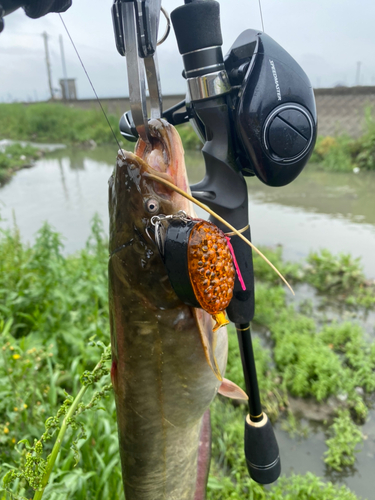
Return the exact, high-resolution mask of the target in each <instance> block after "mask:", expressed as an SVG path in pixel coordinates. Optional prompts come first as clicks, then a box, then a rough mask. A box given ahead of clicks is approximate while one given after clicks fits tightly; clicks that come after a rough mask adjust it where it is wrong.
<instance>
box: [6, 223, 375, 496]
mask: <svg viewBox="0 0 375 500" xmlns="http://www.w3.org/2000/svg"><path fill="white" fill-rule="evenodd" d="M266 253H267V256H268V257H269V258H270V259H271V260H272V261H273V262H274V263H275V264H276V265H277V266H278V267H279V269H280V270H281V272H282V273H284V275H285V276H286V277H287V278H288V279H289V280H290V281H291V282H292V284H293V285H294V286H295V287H296V289H297V290H298V287H299V286H306V284H308V285H309V286H310V287H311V288H312V289H313V290H315V293H316V301H318V302H319V304H320V305H319V307H316V304H315V305H312V304H311V303H307V302H306V301H304V302H301V303H300V304H299V305H298V304H297V305H294V304H291V303H290V297H289V295H288V294H289V292H287V291H286V290H285V288H284V287H283V286H282V285H281V284H280V283H279V281H278V279H277V277H275V275H274V274H273V273H272V272H271V271H270V269H269V268H268V267H267V266H266V265H265V264H264V262H263V261H262V260H260V259H259V258H255V270H256V277H257V286H256V304H257V307H256V317H255V321H254V324H253V330H254V349H255V355H256V360H257V370H258V374H259V384H260V390H261V398H262V403H263V405H264V408H265V409H266V411H267V413H268V415H269V416H270V418H271V419H272V420H273V421H274V422H275V421H277V420H279V421H281V422H282V423H283V425H285V426H287V427H288V428H289V429H290V430H291V431H292V432H294V433H296V432H297V433H301V434H303V432H301V424H300V422H299V420H298V418H297V416H296V415H295V414H294V412H293V405H292V397H293V400H297V401H298V400H300V401H311V402H314V404H318V405H320V407H321V408H322V409H323V408H325V410H327V408H329V409H330V411H329V412H328V413H327V411H325V412H322V414H324V415H326V417H324V419H325V420H326V422H325V423H324V422H322V423H321V425H323V427H324V429H325V432H326V436H327V442H326V444H327V451H326V453H325V455H324V456H322V460H324V461H325V463H326V465H327V467H328V468H331V469H333V470H337V471H343V472H344V473H345V471H346V470H348V467H350V466H352V464H353V463H355V460H356V453H357V452H358V451H359V450H360V447H361V443H362V440H363V436H362V431H361V426H360V424H361V423H363V422H364V421H365V419H366V417H367V414H368V409H369V407H370V404H371V403H370V402H371V397H372V395H373V394H374V391H375V378H374V371H375V346H374V345H371V343H369V342H368V340H367V338H366V336H365V334H364V332H363V330H362V328H361V327H360V326H359V325H358V324H356V323H353V322H347V321H346V322H345V321H342V320H341V316H340V315H336V317H333V318H332V317H331V319H327V318H329V317H330V316H326V313H325V312H322V313H321V314H320V313H319V311H318V309H319V308H321V307H323V308H329V307H331V306H332V303H333V302H334V303H335V307H338V308H340V307H341V306H345V308H351V310H352V311H353V314H354V312H355V311H357V312H358V311H359V310H364V308H367V309H371V308H373V306H374V302H373V301H372V300H369V299H368V298H367V299H366V300H365V301H364V302H363V301H362V298H363V296H364V295H363V294H364V293H365V292H364V291H363V290H367V289H368V288H369V287H371V286H372V285H371V284H369V283H366V280H365V278H364V276H363V274H362V271H361V268H360V262H359V261H358V260H354V259H352V258H351V257H350V256H333V255H331V254H329V253H327V252H321V253H320V254H312V255H310V257H309V258H308V259H307V261H306V262H305V263H302V264H294V263H293V264H291V263H287V262H284V261H283V260H282V255H281V250H280V249H278V250H276V251H270V250H267V249H266ZM338 263H340V265H338ZM343 263H344V264H345V266H343V265H342V264H343ZM366 297H367V295H366ZM323 311H325V309H323ZM331 316H332V315H331ZM0 335H1V340H2V342H1V344H2V348H1V350H0V395H1V397H0V463H1V464H2V465H1V468H0V478H4V477H5V482H4V485H3V490H2V493H0V499H1V500H5V499H7V498H27V499H29V498H32V497H33V495H34V492H33V488H36V487H37V488H38V487H40V485H41V484H43V478H45V477H46V476H45V474H46V471H48V472H49V473H50V476H49V483H48V486H47V488H46V489H45V492H44V494H43V499H54V500H63V499H64V500H65V499H66V498H74V499H75V500H81V499H82V500H83V499H85V500H86V499H87V498H90V499H98V500H99V499H102V498H111V499H123V493H122V484H121V468H120V462H119V461H120V458H119V452H118V440H117V429H116V416H115V405H114V398H113V395H112V392H111V390H110V386H109V385H108V384H109V383H110V381H109V376H108V365H105V363H103V370H102V371H101V376H100V377H96V380H93V379H92V378H90V377H92V375H90V371H92V370H93V369H94V368H95V366H96V365H97V362H98V360H99V359H100V356H101V350H102V349H103V348H104V346H105V345H108V344H109V320H108V301H107V241H106V238H105V236H104V234H103V230H102V228H101V224H100V221H98V220H97V219H95V220H94V222H93V227H92V233H91V236H90V239H89V241H88V243H87V245H86V247H85V248H84V249H83V250H81V251H80V252H79V253H77V254H76V255H72V256H68V257H66V256H64V255H63V253H62V244H61V238H60V236H59V235H58V234H57V233H55V232H54V231H53V230H52V229H51V228H50V227H49V226H48V225H44V226H43V227H42V228H41V229H40V231H39V233H38V235H37V238H36V241H35V243H34V244H33V245H32V246H27V245H25V244H24V243H22V241H21V238H20V235H19V233H18V231H17V229H14V230H13V231H3V232H2V233H1V237H0ZM105 366H107V368H105ZM226 376H227V377H228V378H230V379H231V380H233V381H234V382H236V383H237V384H239V385H241V386H243V379H242V367H241V361H240V355H239V351H238V345H237V339H236V335H235V334H234V332H233V331H231V332H230V335H229V361H228V370H227V375H226ZM88 382H89V385H92V387H89V388H88V390H87V394H86V396H85V398H84V399H83V400H81V401H80V404H79V405H78V406H77V410H76V411H74V412H73V413H72V414H69V417H70V418H69V419H68V424H69V425H68V428H67V431H66V435H65V440H64V441H63V442H62V445H61V450H60V453H59V454H57V455H56V462H55V464H54V467H53V468H52V471H51V470H50V469H49V464H50V462H46V459H47V457H48V455H49V454H50V453H51V452H52V450H53V446H54V443H55V441H56V437H57V432H59V430H60V431H61V425H62V418H63V415H64V414H66V413H67V411H69V409H70V408H72V407H73V399H74V398H75V397H76V395H77V394H79V393H80V388H81V387H82V384H83V385H84V386H85V384H86V385H87V383H88ZM91 382H95V384H94V383H93V384H91ZM328 403H329V404H328ZM94 406H95V407H96V411H93V410H94ZM245 415H246V407H244V406H242V405H234V404H233V403H232V402H231V401H229V400H225V399H224V398H221V397H218V398H216V400H215V401H214V403H213V405H212V424H213V425H212V429H213V458H212V466H211V475H210V479H209V488H208V498H209V500H219V499H220V500H222V499H223V498H231V499H234V500H243V499H244V498H252V499H253V500H283V499H285V498H288V499H290V500H310V499H314V500H331V499H332V500H356V499H357V497H356V496H355V494H354V493H352V492H350V491H349V490H348V489H347V488H346V487H344V486H343V487H339V486H335V485H333V484H331V483H326V482H324V481H323V480H322V479H320V478H318V477H316V476H314V475H312V474H310V473H308V474H306V475H296V476H291V477H288V478H286V477H284V478H282V479H281V480H280V481H279V482H278V483H277V485H274V486H272V487H271V488H270V489H265V488H263V487H262V486H259V485H257V484H256V483H254V482H253V481H251V480H250V479H249V478H248V474H247V471H246V464H245V459H244V456H243V444H242V443H243V421H244V417H245ZM44 422H46V427H45V425H44ZM43 435H44V437H42V436H43ZM0 484H1V483H0ZM10 492H12V494H11V493H10ZM12 495H13V496H12ZM34 498H35V499H37V498H41V496H40V494H39V496H34Z"/></svg>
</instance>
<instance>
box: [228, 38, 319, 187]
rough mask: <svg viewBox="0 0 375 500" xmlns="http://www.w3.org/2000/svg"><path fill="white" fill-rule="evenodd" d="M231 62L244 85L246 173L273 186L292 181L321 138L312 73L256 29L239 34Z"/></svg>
mask: <svg viewBox="0 0 375 500" xmlns="http://www.w3.org/2000/svg"><path fill="white" fill-rule="evenodd" d="M225 67H226V70H227V72H228V76H229V79H230V81H231V84H232V86H236V85H240V89H239V91H238V92H237V93H235V96H234V108H235V111H234V117H233V118H234V124H235V128H236V131H237V135H238V137H239V139H240V151H239V153H240V154H239V158H240V163H241V167H242V173H243V174H244V175H253V174H255V175H257V177H259V179H260V180H261V181H263V182H264V183H265V184H268V185H270V186H283V185H285V184H288V183H289V182H291V181H293V180H294V179H295V178H296V177H297V175H298V174H299V173H300V172H301V170H302V169H303V167H304V166H305V165H306V163H307V161H308V159H309V158H310V155H311V153H312V151H313V148H314V145H315V141H316V134H317V116H316V107H315V98H314V92H313V89H312V87H311V84H310V81H309V79H308V77H307V75H306V74H305V72H304V71H303V70H302V68H301V67H300V66H299V64H298V63H297V62H296V61H295V60H294V59H293V58H292V57H291V55H290V54H288V52H286V50H284V49H283V48H282V47H281V46H280V45H279V44H278V43H276V42H275V41H274V40H273V39H272V38H271V37H269V36H268V35H266V34H265V33H261V32H259V31H255V30H246V31H244V32H243V33H242V34H241V35H240V36H239V37H238V38H237V40H236V41H235V42H234V44H233V46H232V47H231V49H230V50H229V52H228V54H227V55H226V57H225ZM237 88H238V87H237ZM232 95H233V94H232Z"/></svg>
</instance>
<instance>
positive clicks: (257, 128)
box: [113, 0, 317, 484]
mask: <svg viewBox="0 0 375 500" xmlns="http://www.w3.org/2000/svg"><path fill="white" fill-rule="evenodd" d="M151 5H153V8H154V11H151V10H150V8H151ZM130 6H132V7H130ZM147 9H148V10H147ZM156 11H157V13H156ZM159 12H160V2H159V0H157V1H153V0H142V1H134V2H127V1H125V0H115V3H114V8H113V19H114V26H115V35H116V43H117V48H118V50H119V52H120V53H122V55H124V54H125V52H126V50H125V49H126V41H125V43H124V36H123V35H122V34H123V33H125V36H127V37H128V45H127V46H128V48H129V49H128V51H127V53H126V55H127V59H128V61H127V64H128V78H129V88H134V85H135V84H137V85H138V87H137V88H138V89H141V94H142V95H137V96H136V98H135V99H134V93H132V92H130V102H131V111H130V112H127V113H125V114H124V115H123V117H122V118H121V120H120V131H121V133H122V135H123V136H124V137H125V138H127V139H128V140H134V139H136V138H137V137H138V136H139V137H141V138H142V139H143V140H145V141H146V142H148V141H149V137H148V135H147V123H148V118H147V110H146V104H145V103H146V95H145V90H144V89H145V76H144V71H143V69H142V68H143V67H144V68H146V67H147V68H150V67H151V71H150V70H147V72H146V74H147V81H148V86H149V89H150V98H151V110H154V112H152V113H153V114H152V116H153V117H164V118H166V119H167V120H168V121H169V122H170V123H172V124H173V125H178V124H180V123H184V122H187V121H190V123H191V124H192V125H193V127H194V129H195V131H196V133H197V134H198V136H199V137H200V138H201V140H202V142H203V144H204V145H203V148H202V154H203V157H204V161H205V167H206V175H205V177H204V179H203V180H202V181H201V182H199V183H197V184H194V185H193V186H191V191H192V195H193V196H194V197H195V198H196V199H198V200H199V201H201V202H203V203H204V204H205V205H207V206H208V207H210V208H211V209H212V210H214V211H215V212H216V214H218V216H220V217H221V218H223V219H225V221H227V222H228V223H229V224H231V225H232V226H234V228H235V229H237V230H238V231H240V232H241V233H242V234H243V236H244V237H245V238H246V239H248V240H250V239H251V231H250V225H249V211H248V190H247V185H246V181H245V177H246V176H249V177H254V176H256V177H258V178H259V179H260V180H261V181H262V182H264V183H265V184H267V185H269V186H274V187H279V186H284V185H286V184H288V183H290V182H292V181H293V180H294V179H295V178H296V177H297V176H298V175H299V173H300V172H301V171H302V169H303V168H304V166H305V165H306V163H307V161H308V159H309V157H310V155H311V153H312V150H313V147H314V144H315V140H316V133H317V117H316V108H315V99H314V94H313V90H312V87H311V84H310V81H309V79H308V77H307V76H306V74H305V73H304V71H303V70H302V68H301V67H300V66H299V65H298V63H297V62H296V61H295V60H294V59H293V58H292V57H291V56H290V55H289V54H288V53H287V52H286V51H285V50H284V49H283V48H282V47H281V46H280V45H279V44H278V43H277V42H275V41H274V40H273V39H272V38H271V37H269V36H268V35H266V34H265V33H263V32H261V31H258V30H252V29H248V30H246V31H244V32H243V33H241V34H240V35H239V36H238V38H237V39H236V40H235V42H234V43H233V45H232V47H231V48H230V50H229V52H228V53H227V54H226V55H225V57H224V56H223V53H222V49H221V46H222V44H223V40H222V34H221V26H220V5H219V3H218V2H217V1H215V0H203V1H202V0H185V3H184V5H181V6H180V7H177V8H176V9H175V10H174V11H173V12H172V13H171V19H172V24H173V28H174V32H175V35H176V39H177V44H178V48H179V52H180V54H181V55H182V59H183V64H184V72H183V77H184V78H185V79H186V81H187V96H186V99H185V100H184V101H181V102H180V103H178V104H176V105H175V106H173V107H172V108H170V109H169V110H166V111H164V112H163V111H162V107H161V101H160V100H158V99H157V96H158V95H159V96H160V85H159V83H158V78H157V70H156V69H155V68H157V66H156V65H155V62H154V63H153V64H150V62H149V61H148V58H150V57H152V58H155V51H156V43H157V42H156V36H157V30H155V26H157V25H158V19H159V18H158V17H157V16H158V13H159ZM140 13H141V14H142V15H141V16H140V15H139V14H140ZM150 15H151V17H150ZM147 16H148V17H147ZM156 17H157V19H156ZM146 19H148V22H149V26H153V30H151V31H150V32H152V34H153V36H152V37H149V40H152V42H151V43H149V45H148V46H147V44H145V43H144V40H146V39H147V37H145V36H143V38H142V36H141V35H142V33H143V35H144V33H145V32H147V26H146V25H145V22H146ZM136 21H137V22H136ZM137 23H138V24H137ZM137 26H138V28H137ZM124 27H126V29H125V30H124ZM126 30H128V32H129V31H130V30H131V31H132V38H129V36H130V35H129V33H128V34H126ZM129 40H132V42H131V43H133V45H132V46H131V45H129V44H130V41H129ZM134 43H135V45H134ZM137 44H138V45H137ZM132 47H135V48H134V50H133V49H132ZM142 50H143V52H142ZM138 55H139V56H140V57H138ZM129 72H130V74H129ZM142 103H143V104H142ZM141 104H142V105H141ZM142 106H143V107H142ZM210 220H211V221H212V222H213V223H215V225H216V226H218V227H219V228H220V229H222V230H225V226H224V225H223V224H222V223H221V222H220V221H219V220H218V219H217V218H215V217H213V216H211V217H210ZM170 234H172V232H171V233H170ZM174 234H177V233H176V231H175V232H174ZM231 245H232V247H233V251H234V255H235V257H236V260H237V264H238V267H239V269H240V271H241V275H242V281H243V283H242V282H241V280H240V279H239V277H236V279H235V282H234V287H233V298H232V299H231V301H230V303H229V305H228V307H227V308H226V312H227V314H228V317H229V319H230V320H231V321H232V322H233V323H234V324H235V327H236V331H237V337H238V343H239V349H240V354H241V361H242V367H243V373H244V380H245V385H246V393H247V395H248V406H249V414H248V415H247V417H246V419H245V438H244V441H245V443H244V445H245V456H246V462H247V467H248V471H249V474H250V476H251V477H252V478H253V479H254V480H255V481H257V482H259V483H261V484H268V483H271V482H273V481H275V480H276V479H277V478H278V477H279V475H280V471H281V466H280V456H279V448H278V444H277V441H276V437H275V434H274V431H273V428H272V425H271V423H270V421H269V419H268V417H267V415H266V414H265V413H264V412H263V409H262V405H261V400H260V394H259V388H258V381H257V373H256V366H255V359H254V352H253V347H252V339H251V329H250V322H251V321H252V320H253V318H254V310H255V301H254V270H253V260H252V251H251V248H249V246H248V245H247V244H246V242H245V241H244V240H243V239H241V238H239V237H238V236H232V238H231ZM180 274H181V273H180ZM172 285H173V283H172ZM243 285H244V286H243ZM177 288H178V287H176V288H175V290H176V289H177ZM183 295H184V294H183V293H182V294H181V297H182V296H183ZM190 304H191V302H190Z"/></svg>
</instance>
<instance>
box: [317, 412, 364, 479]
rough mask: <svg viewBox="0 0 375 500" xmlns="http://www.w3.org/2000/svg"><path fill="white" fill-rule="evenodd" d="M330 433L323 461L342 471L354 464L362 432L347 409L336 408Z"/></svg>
mask: <svg viewBox="0 0 375 500" xmlns="http://www.w3.org/2000/svg"><path fill="white" fill-rule="evenodd" d="M330 434H331V436H332V437H331V438H330V439H328V441H327V442H326V444H327V446H328V450H327V451H326V452H325V454H324V455H325V458H324V461H325V463H326V464H327V465H329V467H331V468H332V469H334V470H337V471H342V469H343V468H344V467H348V466H351V465H353V464H354V462H355V454H356V453H358V452H359V449H358V444H360V443H362V440H363V436H362V432H361V431H360V430H359V429H358V427H357V426H356V425H355V424H354V423H353V421H352V419H351V418H350V413H349V411H348V410H338V412H337V417H336V418H335V419H334V422H333V425H332V426H331V427H330Z"/></svg>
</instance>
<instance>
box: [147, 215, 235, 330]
mask: <svg viewBox="0 0 375 500" xmlns="http://www.w3.org/2000/svg"><path fill="white" fill-rule="evenodd" d="M151 223H152V224H153V225H154V226H155V241H156V245H157V247H158V249H159V252H160V255H161V257H162V259H163V262H164V264H165V267H166V270H167V273H168V278H169V280H170V282H171V285H172V287H173V289H174V291H175V292H176V294H177V296H178V297H179V298H180V299H181V301H182V302H184V303H185V304H187V305H189V306H192V307H196V308H201V309H203V310H205V311H207V312H208V313H209V314H211V315H212V317H213V319H214V320H215V322H216V323H215V326H214V327H213V331H216V330H218V329H219V328H220V327H221V326H224V325H227V324H228V323H229V321H228V320H227V318H226V317H225V312H224V311H225V309H226V308H227V307H228V305H229V303H230V301H231V299H232V297H233V286H234V280H235V274H236V271H235V267H234V264H233V257H232V254H231V251H230V248H229V245H228V241H227V239H226V236H225V234H224V233H223V232H222V231H221V230H220V229H219V228H218V227H217V226H215V224H213V223H212V222H208V221H206V220H203V219H192V218H190V217H187V216H186V214H185V213H181V212H179V213H178V214H176V215H174V216H163V215H158V216H154V217H153V218H152V219H151Z"/></svg>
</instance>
